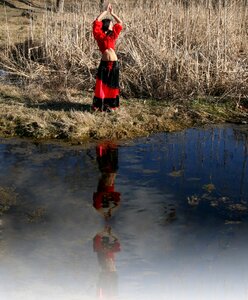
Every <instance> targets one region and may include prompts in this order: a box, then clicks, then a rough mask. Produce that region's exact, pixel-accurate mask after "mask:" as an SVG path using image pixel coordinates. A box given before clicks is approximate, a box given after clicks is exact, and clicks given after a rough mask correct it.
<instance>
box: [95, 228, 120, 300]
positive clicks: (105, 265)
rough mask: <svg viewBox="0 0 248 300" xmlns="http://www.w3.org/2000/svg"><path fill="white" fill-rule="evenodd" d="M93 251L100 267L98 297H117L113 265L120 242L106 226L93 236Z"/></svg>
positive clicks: (108, 298)
mask: <svg viewBox="0 0 248 300" xmlns="http://www.w3.org/2000/svg"><path fill="white" fill-rule="evenodd" d="M93 242H94V245H93V247H94V251H95V252H97V258H98V263H99V265H100V267H101V273H100V275H99V281H98V286H97V296H98V299H106V300H112V299H116V297H117V293H118V291H117V289H118V287H117V284H118V277H117V273H116V267H115V253H116V252H119V251H120V243H119V241H118V239H117V238H116V237H115V236H114V235H113V234H112V231H111V228H110V227H109V226H106V227H105V228H104V230H103V231H102V232H99V233H98V234H97V235H96V236H95V237H94V241H93Z"/></svg>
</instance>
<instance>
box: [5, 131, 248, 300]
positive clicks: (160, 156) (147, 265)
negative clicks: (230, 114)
mask: <svg viewBox="0 0 248 300" xmlns="http://www.w3.org/2000/svg"><path fill="white" fill-rule="evenodd" d="M243 128H244V127H242V128H240V127H228V126H227V127H214V128H210V129H206V130H198V129H191V130H186V131H184V132H181V133H174V134H160V135H156V136H154V137H151V138H148V139H139V140H137V141H134V142H130V143H124V144H120V145H119V147H118V153H117V156H118V157H117V160H118V166H116V165H115V167H114V168H112V167H113V165H112V167H111V164H110V165H108V164H107V165H106V162H104V165H100V164H101V161H100V162H99V159H97V157H98V155H99V151H98V150H97V151H96V149H95V148H94V147H90V148H88V149H83V148H78V147H74V148H70V147H62V146H58V145H57V146H56V145H46V144H34V143H26V142H19V141H13V140H2V144H1V146H0V159H1V164H0V186H1V187H2V188H6V189H7V188H9V189H13V190H14V191H15V193H17V194H18V196H17V200H16V205H14V206H13V207H11V208H10V210H9V211H8V212H5V213H4V214H3V216H2V217H0V218H1V222H2V224H1V227H2V228H1V240H0V258H1V268H0V280H1V290H0V297H1V299H3V300H5V299H6V300H19V299H25V300H26V299H27V300H29V299H32V300H33V299H35V300H36V299H37V300H45V299H49V300H50V299H69V300H71V299H72V300H74V299H157V298H159V299H234V298H235V299H236V298H238V299H247V297H248V288H247V286H248V285H247V283H248V280H247V279H248V278H247V277H248V271H247V267H248V262H247V258H246V255H247V254H246V253H247V248H248V247H247V246H248V245H247V238H246V236H247V233H248V226H247V196H248V185H247V181H248V166H247V147H248V144H247V130H244V129H243ZM98 158H99V157H98ZM114 164H116V158H114ZM111 193H112V194H111ZM118 193H120V199H119V198H118ZM0 195H1V194H0ZM94 195H95V198H94ZM96 196H98V198H97V199H98V200H99V199H105V198H106V199H110V201H112V204H113V203H114V204H113V205H112V206H115V204H116V203H117V204H118V205H116V206H117V209H116V210H115V211H114V212H113V213H112V217H111V219H110V220H108V221H107V223H106V222H105V221H104V218H103V217H102V216H101V213H99V211H98V212H97V209H99V208H100V209H101V208H102V207H101V205H100V204H99V203H98V204H97V205H96V203H95V204H94V201H95V200H96ZM113 196H114V198H113ZM111 197H112V198H111ZM116 197H117V198H116ZM94 199H95V200H94ZM106 199H105V200H104V201H105V202H104V203H105V204H104V205H105V206H104V209H108V208H107V206H108V205H106ZM116 199H117V200H116ZM118 199H119V200H118ZM118 201H120V205H119V202H118ZM112 206H111V207H112ZM106 224H108V226H107V227H106ZM106 228H107V229H106ZM104 295H108V297H107V298H106V297H105V298H104ZM100 297H102V298H100Z"/></svg>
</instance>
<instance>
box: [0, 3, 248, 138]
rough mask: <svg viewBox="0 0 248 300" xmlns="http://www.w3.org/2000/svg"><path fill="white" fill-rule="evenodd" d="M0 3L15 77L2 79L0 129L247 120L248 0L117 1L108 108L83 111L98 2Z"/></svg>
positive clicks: (77, 131)
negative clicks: (117, 98)
mask: <svg viewBox="0 0 248 300" xmlns="http://www.w3.org/2000/svg"><path fill="white" fill-rule="evenodd" d="M5 2H8V3H10V4H14V6H15V7H16V8H11V7H9V6H7V5H1V4H0V16H1V17H0V24H1V25H2V26H1V29H0V47H1V55H0V68H2V69H4V70H6V71H8V72H9V74H11V75H12V76H16V77H15V80H16V79H17V80H16V83H15V84H13V82H11V84H7V83H6V82H3V83H0V85H1V89H0V106H1V110H0V131H1V134H2V135H6V136H9V135H11V136H12V135H19V136H29V137H35V138H63V139H69V140H77V141H81V140H85V139H101V138H111V139H112V138H117V139H119V138H131V137H135V136H141V135H146V134H150V133H152V132H158V131H167V130H169V131H171V130H177V129H182V128H185V127H187V126H192V125H196V124H204V123H208V122H209V121H211V122H222V121H226V120H229V121H230V120H233V119H237V118H238V119H239V120H241V119H242V120H245V118H247V110H246V108H247V102H248V100H247V98H248V96H247V95H248V5H247V1H243V0H242V1H236V0H235V1H234V0H227V1H225V5H223V1H212V2H211V1H204V0H202V1H193V0H192V1H179V0H177V1H176V0H170V1H169V0H168V1H165V0H164V1H158V0H157V1H146V0H137V1H134V0H133V1H132V0H129V1H113V5H114V8H115V10H116V12H117V13H118V14H119V15H120V16H121V18H122V19H123V20H124V23H125V27H124V30H123V32H122V34H121V36H120V39H119V41H118V44H117V53H118V56H119V60H120V64H121V109H120V110H119V111H117V112H115V113H113V114H112V113H111V114H108V113H92V112H90V110H89V107H90V104H91V101H92V100H91V98H92V94H93V88H94V84H95V72H96V68H97V66H98V63H99V60H100V53H99V51H98V49H97V45H96V43H95V41H94V40H93V37H92V32H91V28H92V21H93V20H94V18H95V17H96V15H97V14H98V13H99V1H89V0H88V1H76V0H75V1H65V4H66V5H65V11H64V13H55V12H53V9H50V6H51V5H52V4H53V2H54V1H38V0H37V1H26V3H27V2H29V3H30V6H28V5H26V4H23V2H25V1H12V0H9V1H5ZM186 2H187V5H185V3H186ZM44 3H46V6H45V5H44ZM31 4H32V6H31ZM134 98H138V99H136V100H135V99H134ZM203 98H204V99H205V100H204V101H202V100H199V99H203ZM149 99H153V100H149ZM196 99H198V100H196Z"/></svg>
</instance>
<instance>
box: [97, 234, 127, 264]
mask: <svg viewBox="0 0 248 300" xmlns="http://www.w3.org/2000/svg"><path fill="white" fill-rule="evenodd" d="M102 238H103V235H102V234H97V235H96V236H95V238H94V245H93V247H94V251H95V252H105V253H106V256H107V257H109V258H114V253H115V252H120V251H121V245H120V243H119V241H118V240H116V241H115V242H114V244H111V248H109V249H106V247H105V246H104V245H103V244H102Z"/></svg>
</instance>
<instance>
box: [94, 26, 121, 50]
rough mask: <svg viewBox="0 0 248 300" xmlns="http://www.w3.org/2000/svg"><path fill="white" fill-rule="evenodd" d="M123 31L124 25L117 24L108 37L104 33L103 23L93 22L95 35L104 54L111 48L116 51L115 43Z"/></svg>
mask: <svg viewBox="0 0 248 300" xmlns="http://www.w3.org/2000/svg"><path fill="white" fill-rule="evenodd" d="M121 30H122V25H121V24H119V23H116V24H115V25H114V26H113V32H112V33H111V34H110V35H106V33H104V32H103V31H102V21H98V20H95V21H94V22H93V35H94V38H95V40H96V41H97V44H98V46H99V49H100V51H101V52H102V53H104V52H105V50H106V49H109V48H112V49H113V50H115V42H116V39H117V38H118V36H119V34H120V32H121Z"/></svg>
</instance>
